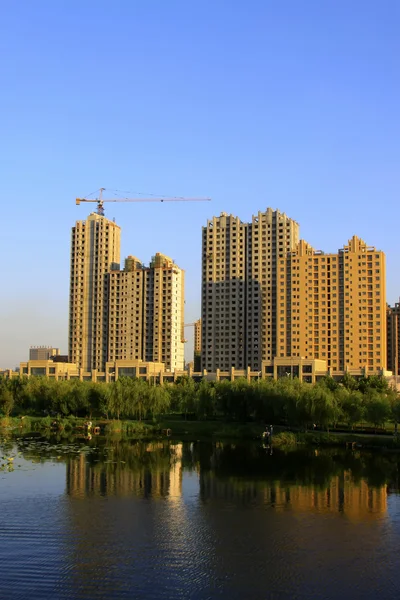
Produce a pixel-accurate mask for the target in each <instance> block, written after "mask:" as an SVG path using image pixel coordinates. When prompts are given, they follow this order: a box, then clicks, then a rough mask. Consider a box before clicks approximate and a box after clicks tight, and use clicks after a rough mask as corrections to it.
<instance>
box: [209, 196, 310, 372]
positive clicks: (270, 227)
mask: <svg viewBox="0 0 400 600" xmlns="http://www.w3.org/2000/svg"><path fill="white" fill-rule="evenodd" d="M298 235H299V226H298V224H297V223H296V222H295V221H293V219H290V218H289V217H287V216H286V215H285V214H284V213H281V212H280V211H278V210H277V211H273V210H272V209H271V208H268V209H267V211H266V212H259V213H258V214H257V215H256V216H253V218H252V222H251V223H243V222H242V221H241V220H240V219H239V218H238V217H235V216H233V215H227V214H226V213H221V215H220V217H214V218H213V219H212V220H209V221H207V226H206V227H203V230H202V368H204V369H207V370H208V371H216V370H217V369H220V370H224V371H226V370H229V369H230V368H231V367H235V368H236V369H245V368H247V367H248V366H250V367H251V369H252V370H260V369H261V362H262V360H269V359H271V358H273V357H274V356H275V354H276V343H277V331H276V311H277V295H276V288H277V286H276V280H277V261H278V259H279V258H281V257H284V256H285V255H286V253H287V252H288V251H291V250H293V249H294V248H295V245H296V243H297V242H298Z"/></svg>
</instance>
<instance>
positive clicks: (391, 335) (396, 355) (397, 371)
mask: <svg viewBox="0 0 400 600" xmlns="http://www.w3.org/2000/svg"><path fill="white" fill-rule="evenodd" d="M386 314H387V368H388V371H392V372H393V375H394V376H395V377H398V376H399V375H400V352H399V350H400V302H396V303H395V305H394V306H388V307H387V313H386Z"/></svg>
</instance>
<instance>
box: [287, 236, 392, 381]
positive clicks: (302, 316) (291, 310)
mask: <svg viewBox="0 0 400 600" xmlns="http://www.w3.org/2000/svg"><path fill="white" fill-rule="evenodd" d="M277 297H278V320H277V356H278V357H304V358H307V359H323V360H325V361H326V363H327V367H328V370H329V371H330V372H333V373H335V372H344V371H348V370H358V369H364V370H365V371H366V372H369V371H372V372H376V373H377V372H380V371H385V370H386V368H387V361H386V273H385V255H384V253H383V252H381V251H377V250H376V249H375V248H374V247H371V246H367V244H366V243H365V242H363V240H361V239H359V238H358V237H356V236H353V238H352V239H351V240H349V243H348V245H345V246H344V247H343V249H340V250H339V251H338V253H337V254H324V253H323V252H321V251H316V250H314V249H313V248H312V247H311V246H310V245H309V244H307V243H306V242H304V241H303V240H302V241H300V242H299V243H298V245H297V247H296V249H295V250H294V251H293V252H290V253H289V254H288V255H287V257H286V258H280V259H279V262H278V278H277Z"/></svg>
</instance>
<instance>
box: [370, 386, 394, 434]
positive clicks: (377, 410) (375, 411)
mask: <svg viewBox="0 0 400 600" xmlns="http://www.w3.org/2000/svg"><path fill="white" fill-rule="evenodd" d="M365 416H366V419H367V421H368V422H369V423H372V424H373V425H374V426H375V428H376V427H380V426H382V425H384V424H385V422H386V421H387V420H388V419H389V417H390V403H389V400H388V398H387V396H386V394H380V393H379V392H377V391H376V390H371V391H370V392H369V393H368V395H367V397H366V402H365Z"/></svg>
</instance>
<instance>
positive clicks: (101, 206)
mask: <svg viewBox="0 0 400 600" xmlns="http://www.w3.org/2000/svg"><path fill="white" fill-rule="evenodd" d="M105 189H106V188H100V189H99V190H98V191H99V197H98V198H77V199H76V204H77V205H79V204H81V202H95V203H96V204H97V214H98V215H101V216H104V202H210V200H211V198H181V197H179V196H177V197H172V198H168V197H162V196H161V197H159V198H157V197H156V196H154V197H151V198H103V192H104V191H105Z"/></svg>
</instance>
